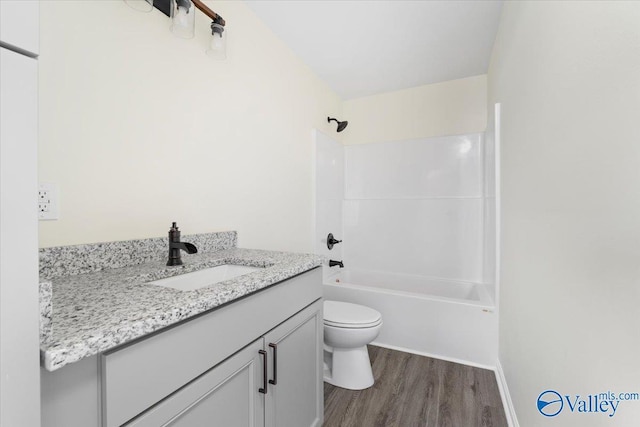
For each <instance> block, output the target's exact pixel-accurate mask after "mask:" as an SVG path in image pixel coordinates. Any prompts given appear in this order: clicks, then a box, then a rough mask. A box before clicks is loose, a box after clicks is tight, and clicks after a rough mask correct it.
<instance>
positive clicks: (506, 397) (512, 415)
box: [495, 359, 520, 427]
mask: <svg viewBox="0 0 640 427" xmlns="http://www.w3.org/2000/svg"><path fill="white" fill-rule="evenodd" d="M495 372H496V381H497V383H498V389H500V398H501V399H502V406H503V407H504V412H505V415H506V416H507V424H509V427H520V424H518V418H517V417H516V411H515V408H514V407H513V402H512V401H511V395H510V394H509V387H508V386H507V379H506V378H505V376H504V371H503V370H502V364H500V359H498V360H497V363H496V369H495Z"/></svg>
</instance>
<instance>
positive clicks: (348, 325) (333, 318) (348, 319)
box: [324, 301, 382, 329]
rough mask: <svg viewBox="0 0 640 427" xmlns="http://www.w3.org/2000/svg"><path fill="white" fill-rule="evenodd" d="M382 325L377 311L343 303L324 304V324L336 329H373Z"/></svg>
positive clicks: (331, 302)
mask: <svg viewBox="0 0 640 427" xmlns="http://www.w3.org/2000/svg"><path fill="white" fill-rule="evenodd" d="M381 323H382V315H381V314H380V312H378V311H377V310H374V309H372V308H370V307H365V306H363V305H358V304H351V303H348V302H341V301H325V302H324V324H325V325H327V326H332V327H334V328H345V329H361V328H373V327H376V326H378V325H380V324H381Z"/></svg>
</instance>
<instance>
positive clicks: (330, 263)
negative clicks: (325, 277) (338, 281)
mask: <svg viewBox="0 0 640 427" xmlns="http://www.w3.org/2000/svg"><path fill="white" fill-rule="evenodd" d="M336 265H337V266H339V267H340V268H344V263H343V262H342V261H334V260H332V259H330V260H329V267H335V266H336Z"/></svg>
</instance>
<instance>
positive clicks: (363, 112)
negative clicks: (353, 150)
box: [341, 75, 487, 144]
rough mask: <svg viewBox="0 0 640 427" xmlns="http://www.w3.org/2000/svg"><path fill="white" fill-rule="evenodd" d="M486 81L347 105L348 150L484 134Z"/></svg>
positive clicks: (433, 87) (465, 81)
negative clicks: (367, 146) (355, 147)
mask: <svg viewBox="0 0 640 427" xmlns="http://www.w3.org/2000/svg"><path fill="white" fill-rule="evenodd" d="M486 100H487V77H486V75H482V76H476V77H469V78H466V79H459V80H451V81H447V82H443V83H436V84H430V85H424V86H419V87H415V88H410V89H404V90H399V91H396V92H388V93H383V94H380V95H372V96H367V97H364V98H357V99H353V100H349V101H345V102H344V114H343V116H344V117H342V118H341V120H348V121H349V126H348V128H347V129H348V131H347V130H345V131H344V137H343V141H344V143H345V144H364V143H369V142H383V141H401V140H406V139H415V138H428V137H433V136H445V135H460V134H464V133H475V132H484V131H485V129H486V126H487V104H486Z"/></svg>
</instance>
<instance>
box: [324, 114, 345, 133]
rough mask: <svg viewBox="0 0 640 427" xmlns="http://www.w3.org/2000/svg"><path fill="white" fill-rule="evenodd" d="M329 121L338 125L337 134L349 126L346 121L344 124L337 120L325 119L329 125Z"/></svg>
mask: <svg viewBox="0 0 640 427" xmlns="http://www.w3.org/2000/svg"><path fill="white" fill-rule="evenodd" d="M331 121H334V122H336V123H337V124H338V132H342V131H343V130H344V128H346V127H347V125H348V124H349V122H348V121H346V120H345V121H344V122H341V121H339V120H338V119H334V118H333V117H327V122H329V123H331Z"/></svg>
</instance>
